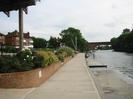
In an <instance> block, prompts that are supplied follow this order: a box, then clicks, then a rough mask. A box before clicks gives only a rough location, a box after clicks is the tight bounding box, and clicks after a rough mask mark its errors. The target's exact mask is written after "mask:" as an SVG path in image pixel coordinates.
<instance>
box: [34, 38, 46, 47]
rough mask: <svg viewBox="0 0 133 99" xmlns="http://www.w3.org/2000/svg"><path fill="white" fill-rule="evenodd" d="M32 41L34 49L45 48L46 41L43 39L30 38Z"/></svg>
mask: <svg viewBox="0 0 133 99" xmlns="http://www.w3.org/2000/svg"><path fill="white" fill-rule="evenodd" d="M32 39H33V46H34V48H46V45H47V41H46V40H45V39H43V38H35V37H32Z"/></svg>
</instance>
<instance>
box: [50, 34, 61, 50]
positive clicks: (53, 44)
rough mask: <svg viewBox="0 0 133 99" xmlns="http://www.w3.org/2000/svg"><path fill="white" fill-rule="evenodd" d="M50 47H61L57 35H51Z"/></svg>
mask: <svg viewBox="0 0 133 99" xmlns="http://www.w3.org/2000/svg"><path fill="white" fill-rule="evenodd" d="M48 47H49V48H52V49H57V48H59V47H60V39H59V38H56V37H52V36H51V37H50V39H49V41H48Z"/></svg>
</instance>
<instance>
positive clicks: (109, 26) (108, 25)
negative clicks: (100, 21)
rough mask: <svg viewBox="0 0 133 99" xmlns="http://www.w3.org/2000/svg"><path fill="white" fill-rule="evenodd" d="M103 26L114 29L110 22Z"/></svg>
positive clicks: (113, 24)
mask: <svg viewBox="0 0 133 99" xmlns="http://www.w3.org/2000/svg"><path fill="white" fill-rule="evenodd" d="M104 26H105V27H108V28H114V27H116V24H115V23H113V22H110V23H106V24H104Z"/></svg>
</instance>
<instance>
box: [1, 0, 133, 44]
mask: <svg viewBox="0 0 133 99" xmlns="http://www.w3.org/2000/svg"><path fill="white" fill-rule="evenodd" d="M28 9H29V12H28V15H24V32H30V33H31V35H32V36H37V37H42V38H45V39H49V37H50V36H56V37H57V36H59V33H60V32H61V30H63V29H67V28H68V27H75V28H77V29H80V30H81V32H82V33H83V36H84V38H85V39H86V40H88V41H90V42H94V41H109V40H110V39H111V38H112V37H117V36H119V35H120V34H121V32H122V30H123V29H124V28H130V29H131V28H132V27H133V25H132V24H133V0H41V2H38V3H37V5H36V6H32V7H29V8H28ZM17 14H18V12H16V11H13V12H11V16H10V18H8V17H7V16H6V15H5V14H3V13H2V12H0V32H2V33H5V34H7V32H9V31H10V32H11V31H14V30H15V29H18V15H17Z"/></svg>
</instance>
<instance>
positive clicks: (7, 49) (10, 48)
mask: <svg viewBox="0 0 133 99" xmlns="http://www.w3.org/2000/svg"><path fill="white" fill-rule="evenodd" d="M3 52H6V53H16V52H17V49H16V48H15V47H13V46H5V47H4V48H3Z"/></svg>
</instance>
